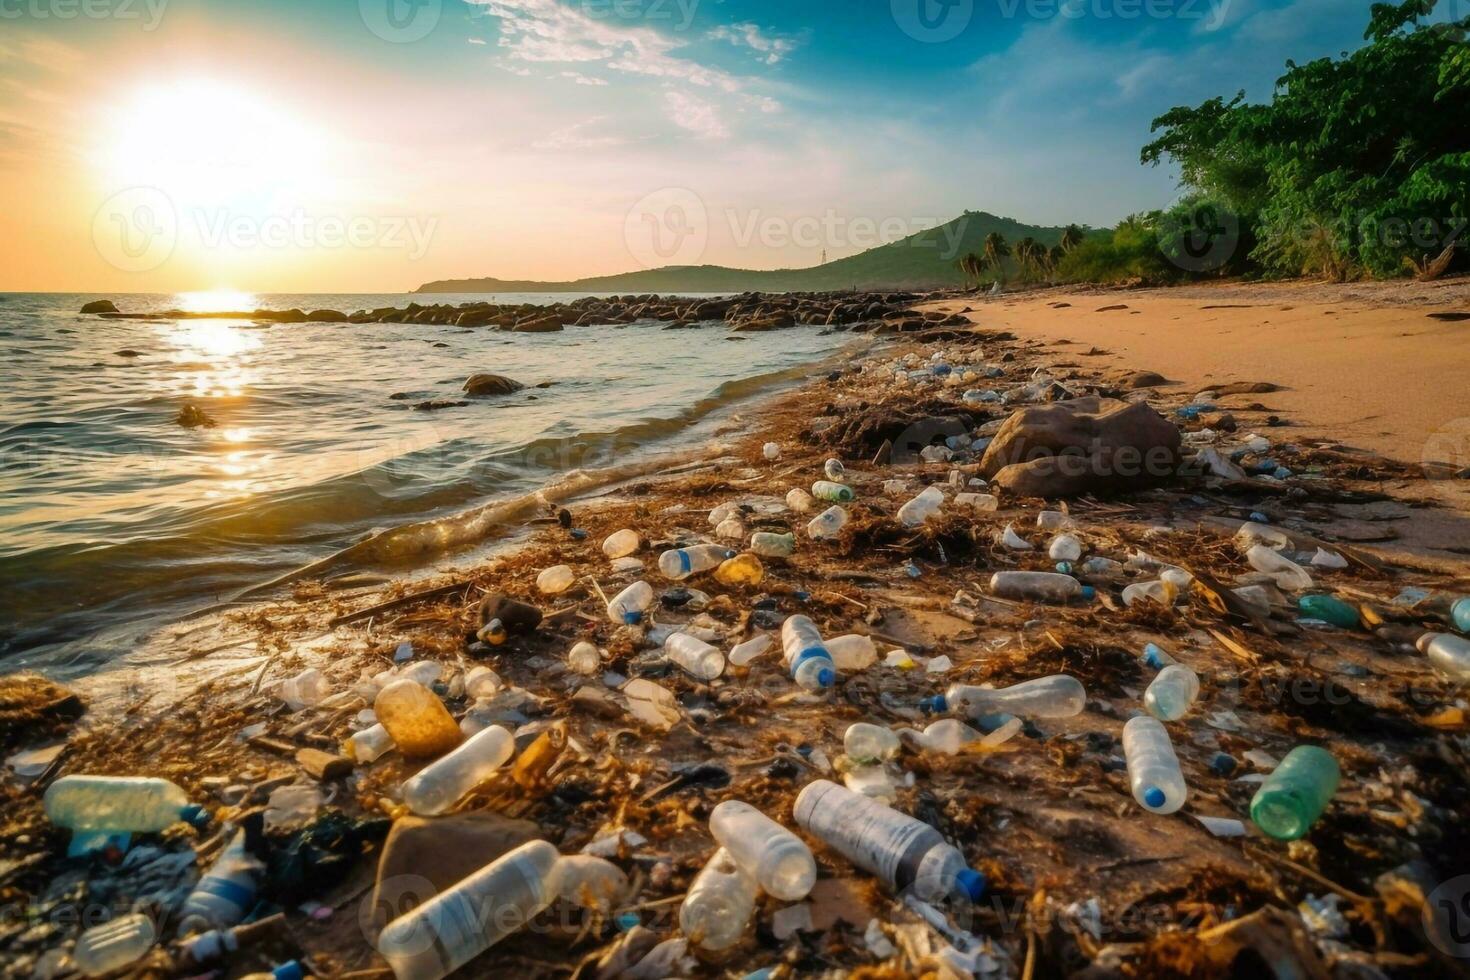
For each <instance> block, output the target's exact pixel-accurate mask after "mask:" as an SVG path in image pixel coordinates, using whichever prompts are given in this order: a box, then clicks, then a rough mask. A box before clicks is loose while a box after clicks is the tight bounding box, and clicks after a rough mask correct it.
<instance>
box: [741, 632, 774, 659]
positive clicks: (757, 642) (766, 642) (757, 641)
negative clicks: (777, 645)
mask: <svg viewBox="0 0 1470 980" xmlns="http://www.w3.org/2000/svg"><path fill="white" fill-rule="evenodd" d="M773 642H775V641H773V640H772V639H771V634H769V633H758V634H756V635H755V636H752V637H751V638H750V639H748V640H746V641H745V642H744V643H741V644H739V645H737V646H736V647H734V648H733V649H732V650H731V651H730V664H731V666H734V667H744V666H745V665H746V664H748V663H750V662H751V661H752V660H754V659H755V658H756V657H759V656H760V655H761V654H763V653H765V652H766V651H767V650H769V649H770V648H771V644H772V643H773Z"/></svg>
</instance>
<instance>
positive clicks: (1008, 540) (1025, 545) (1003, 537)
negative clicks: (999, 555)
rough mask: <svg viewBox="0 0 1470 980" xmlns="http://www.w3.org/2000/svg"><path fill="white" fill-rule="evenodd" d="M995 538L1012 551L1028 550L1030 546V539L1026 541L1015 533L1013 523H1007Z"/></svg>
mask: <svg viewBox="0 0 1470 980" xmlns="http://www.w3.org/2000/svg"><path fill="white" fill-rule="evenodd" d="M996 540H998V541H999V542H1000V543H1001V545H1003V546H1004V547H1007V548H1009V549H1011V550H1012V551H1030V550H1031V548H1032V544H1031V542H1030V541H1027V540H1026V539H1025V538H1023V537H1021V536H1020V535H1019V534H1017V533H1016V526H1015V525H1014V524H1007V525H1006V526H1005V530H1004V531H1002V532H1001V533H1000V535H999V537H998V538H997V539H996Z"/></svg>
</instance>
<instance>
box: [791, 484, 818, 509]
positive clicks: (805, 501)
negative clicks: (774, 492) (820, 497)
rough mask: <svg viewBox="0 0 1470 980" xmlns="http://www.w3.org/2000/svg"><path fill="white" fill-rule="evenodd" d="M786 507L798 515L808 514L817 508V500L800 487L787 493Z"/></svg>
mask: <svg viewBox="0 0 1470 980" xmlns="http://www.w3.org/2000/svg"><path fill="white" fill-rule="evenodd" d="M786 506H787V507H790V508H791V509H792V510H794V511H796V512H797V513H798V514H806V513H809V512H810V511H812V510H813V509H814V508H815V507H816V506H817V498H815V497H813V496H812V495H811V494H809V493H807V492H806V491H805V490H803V489H801V488H800V487H796V488H794V489H791V490H788V491H786Z"/></svg>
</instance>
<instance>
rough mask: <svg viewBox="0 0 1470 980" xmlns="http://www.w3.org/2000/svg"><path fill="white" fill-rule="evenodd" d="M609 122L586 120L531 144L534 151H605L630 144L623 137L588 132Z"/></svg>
mask: <svg viewBox="0 0 1470 980" xmlns="http://www.w3.org/2000/svg"><path fill="white" fill-rule="evenodd" d="M607 122H609V117H607V116H594V117H592V118H591V119H584V120H582V121H581V122H579V123H573V124H572V125H570V126H566V127H564V128H562V129H558V130H556V131H555V132H553V133H551V134H550V135H548V136H546V137H545V138H544V139H539V140H536V141H535V142H533V143H532V144H531V148H532V149H533V150H596V149H605V148H607V147H610V146H621V145H623V144H624V143H627V142H630V141H629V140H628V139H626V138H624V137H622V136H613V135H593V134H591V133H589V132H588V130H590V129H594V128H596V127H598V126H601V125H603V124H605V123H607Z"/></svg>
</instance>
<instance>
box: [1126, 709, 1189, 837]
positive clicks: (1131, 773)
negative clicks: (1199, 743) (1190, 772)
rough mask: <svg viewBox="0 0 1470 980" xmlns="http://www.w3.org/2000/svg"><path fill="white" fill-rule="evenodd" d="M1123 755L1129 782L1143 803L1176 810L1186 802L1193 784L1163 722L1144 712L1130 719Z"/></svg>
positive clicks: (1159, 810) (1159, 809) (1155, 809)
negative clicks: (1185, 777)
mask: <svg viewBox="0 0 1470 980" xmlns="http://www.w3.org/2000/svg"><path fill="white" fill-rule="evenodd" d="M1123 755H1124V756H1125V757H1126V758H1127V760H1128V783H1129V785H1130V786H1131V787H1132V789H1133V798H1134V799H1135V800H1137V801H1138V805H1139V806H1141V807H1143V808H1144V809H1145V810H1151V811H1153V812H1154V813H1173V812H1174V811H1175V810H1178V809H1179V808H1180V807H1182V806H1183V805H1184V800H1185V797H1186V796H1188V795H1189V787H1188V786H1187V785H1185V782H1184V774H1183V773H1182V772H1180V771H1179V757H1178V756H1176V755H1175V754H1174V744H1173V743H1172V742H1170V741H1169V733H1168V732H1167V731H1165V730H1164V726H1163V723H1162V722H1160V721H1159V720H1158V719H1157V718H1149V717H1147V716H1143V715H1140V716H1139V717H1137V718H1132V719H1129V721H1128V724H1126V725H1124V726H1123Z"/></svg>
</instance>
